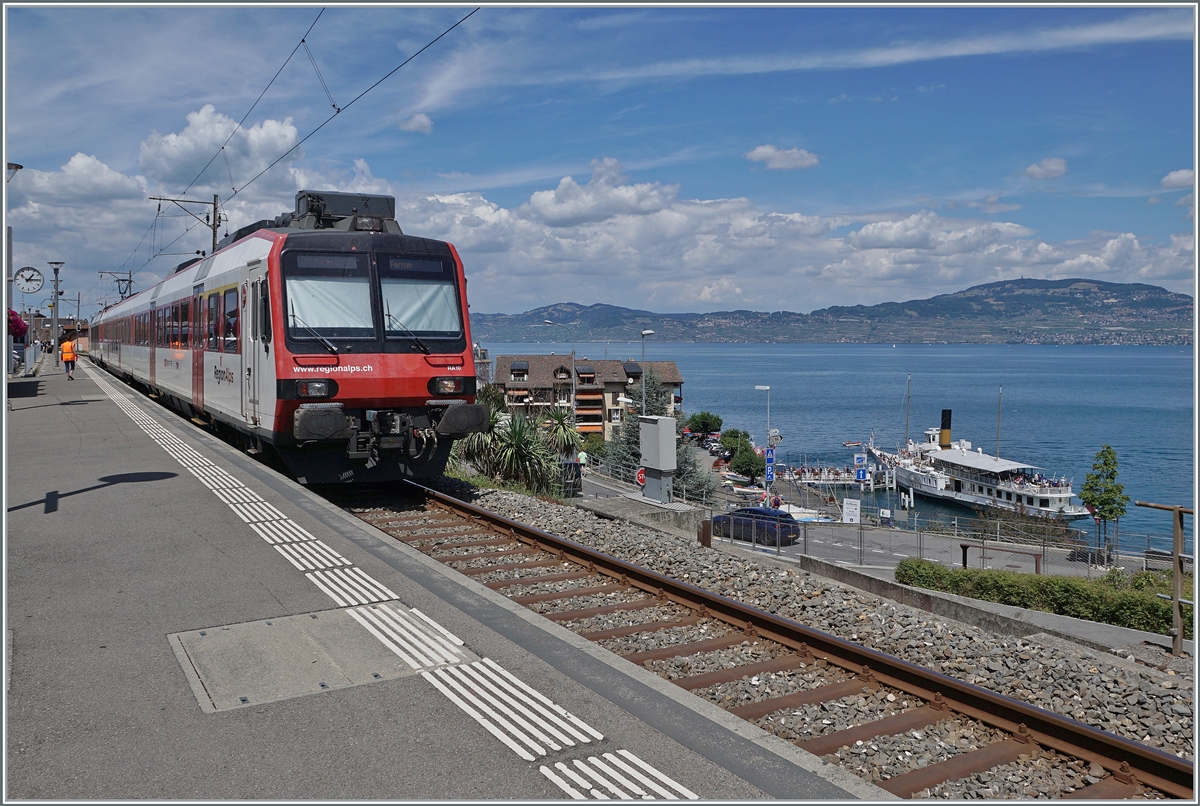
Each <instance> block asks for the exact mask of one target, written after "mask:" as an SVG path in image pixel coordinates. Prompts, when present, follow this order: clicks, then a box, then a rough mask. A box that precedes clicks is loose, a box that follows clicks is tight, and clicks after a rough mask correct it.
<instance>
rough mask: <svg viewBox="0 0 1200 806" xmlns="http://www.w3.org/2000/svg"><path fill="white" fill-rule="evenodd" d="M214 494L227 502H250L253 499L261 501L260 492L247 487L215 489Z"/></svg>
mask: <svg viewBox="0 0 1200 806" xmlns="http://www.w3.org/2000/svg"><path fill="white" fill-rule="evenodd" d="M213 494H214V495H216V496H217V498H220V499H221V500H222V501H224V502H225V503H226V504H248V503H251V502H253V501H261V500H262V498H260V497H259V495H258V493H256V492H254V491H253V490H251V489H249V488H246V487H232V488H224V489H214V490H213Z"/></svg>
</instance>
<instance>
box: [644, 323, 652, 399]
mask: <svg viewBox="0 0 1200 806" xmlns="http://www.w3.org/2000/svg"><path fill="white" fill-rule="evenodd" d="M653 335H654V331H653V330H643V331H642V416H643V417H645V416H646V337H647V336H653Z"/></svg>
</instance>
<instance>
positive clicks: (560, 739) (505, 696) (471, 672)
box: [462, 663, 575, 750]
mask: <svg viewBox="0 0 1200 806" xmlns="http://www.w3.org/2000/svg"><path fill="white" fill-rule="evenodd" d="M462 671H463V673H464V674H466V675H467V676H468V677H470V678H471V679H472V680H473V681H474V682H475V685H476V686H477V687H478V690H479V691H481V692H483V693H484V694H485V696H487V692H491V694H493V695H495V697H499V698H500V699H502V700H503V701H504V702H506V703H507V704H508V706H509V707H510V708H512V709H514V710H516V711H519V712H520V714H521V716H522V717H523V718H524V720H523V721H524V722H532V723H533V724H534V725H536V728H537V729H539V731H545V732H547V733H552V734H554V738H555V739H556V740H557V741H551V739H550V738H549V737H547V736H545V735H543V734H542V733H541V732H539V733H538V737H539V738H540V739H542V741H544V742H546V743H547V744H549V745H550V746H551V747H552V748H553V749H555V750H560V749H562V747H561V746H562V745H564V744H565V745H566V746H568V747H574V746H575V742H573V741H571V740H570V739H569V738H568V737H567V736H566V735H565V734H564V733H563V732H562V731H560V730H558V728H557V727H556V726H555V725H554V724H552V723H549V722H546V721H545V720H543V719H539V718H538V716H537V714H534V713H532V712H531V711H530V710H529V708H527V707H526V706H525V704H524V703H522V702H521V700H520V699H519V698H513V697H512V696H511V695H510V694H509V693H507V692H505V691H501V690H500V689H498V688H497V687H496V686H495V685H494V684H493V682H492V681H491V680H489V679H487V678H486V677H484V676H483V674H481V670H480V668H479V664H477V663H473V664H471V665H470V666H463V667H462ZM488 699H489V700H490V701H493V702H494V701H495V700H494V699H493V697H491V696H489V697H488ZM515 718H517V717H516V716H515V715H514V719H515Z"/></svg>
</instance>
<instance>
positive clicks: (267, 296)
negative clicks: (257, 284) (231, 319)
mask: <svg viewBox="0 0 1200 806" xmlns="http://www.w3.org/2000/svg"><path fill="white" fill-rule="evenodd" d="M259 307H260V310H259V312H258V337H259V339H261V340H262V343H263V344H270V343H271V288H270V286H268V285H267V281H266V280H263V281H262V291H261V292H260V294H259Z"/></svg>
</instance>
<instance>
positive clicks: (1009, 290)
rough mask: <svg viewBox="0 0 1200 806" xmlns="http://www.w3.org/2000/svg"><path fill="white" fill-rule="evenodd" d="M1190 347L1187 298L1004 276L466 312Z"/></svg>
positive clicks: (1153, 290) (795, 333)
mask: <svg viewBox="0 0 1200 806" xmlns="http://www.w3.org/2000/svg"><path fill="white" fill-rule="evenodd" d="M546 319H550V320H552V321H555V322H561V323H562V324H564V325H567V326H568V327H571V328H573V329H574V331H575V340H576V341H577V342H587V341H592V342H597V341H625V342H628V341H637V340H638V338H639V335H638V334H639V333H640V332H641V331H642V330H647V329H649V330H653V331H654V339H655V341H694V342H809V343H829V342H851V343H862V344H870V343H884V342H889V343H891V342H897V343H899V342H903V343H910V344H912V343H916V344H922V343H950V344H959V343H964V344H1191V343H1192V330H1193V320H1194V310H1193V300H1192V298H1191V297H1190V296H1188V295H1187V294H1176V293H1173V292H1171V291H1167V290H1166V289H1165V288H1159V287H1157V286H1152V285H1145V284H1142V283H1106V282H1101V281H1099V280H1083V279H1073V280H1025V279H1022V280H1004V281H1001V282H998V283H988V284H986V285H977V286H973V287H971V288H968V289H966V290H965V291H958V292H955V293H953V294H939V295H938V296H936V297H931V298H929V299H920V300H910V301H908V302H885V303H881V304H879V305H853V306H849V307H846V306H835V307H832V308H823V309H821V310H819V311H813V312H812V313H807V314H804V313H793V312H791V311H775V312H771V313H767V312H760V311H746V310H737V311H718V312H715V313H653V312H651V311H638V310H631V309H629V308H621V307H618V306H616V305H586V306H585V305H579V304H576V303H573V302H562V303H558V304H555V305H548V306H546V307H544V308H536V309H534V310H532V311H526V312H525V313H520V314H486V313H472V314H471V332H472V336H473V337H474V339H475V341H477V342H480V343H485V344H486V343H487V342H537V341H554V342H562V341H563V340H564V336H565V334H564V333H563V332H562V330H561V329H559V328H555V327H550V326H548V325H546V324H545V323H544V321H543V320H546Z"/></svg>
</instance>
